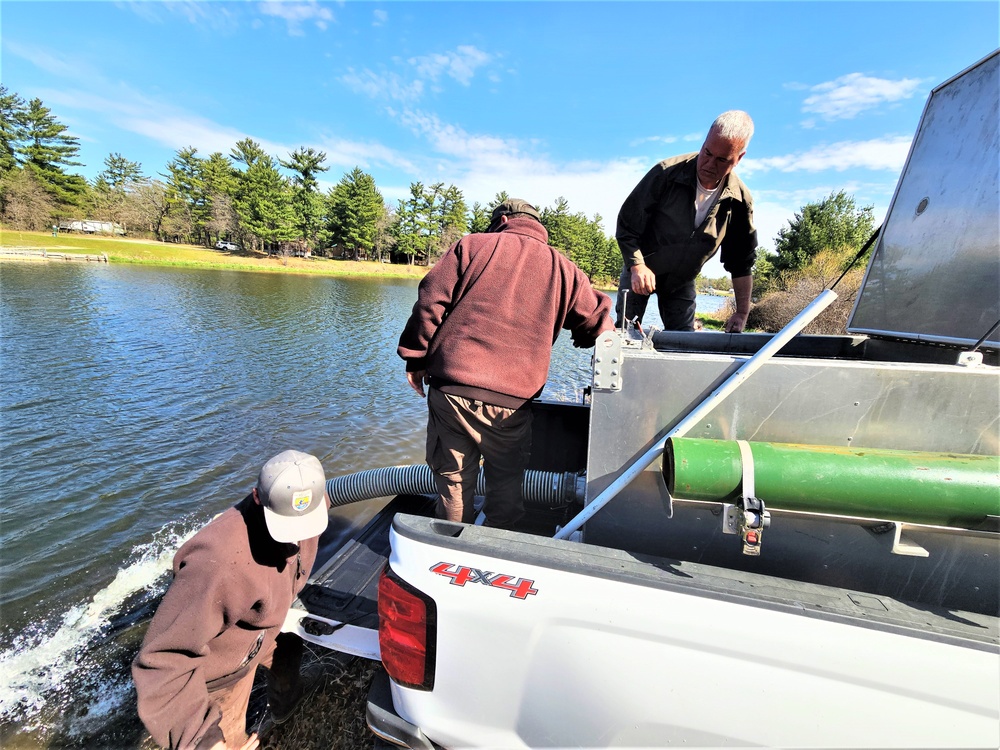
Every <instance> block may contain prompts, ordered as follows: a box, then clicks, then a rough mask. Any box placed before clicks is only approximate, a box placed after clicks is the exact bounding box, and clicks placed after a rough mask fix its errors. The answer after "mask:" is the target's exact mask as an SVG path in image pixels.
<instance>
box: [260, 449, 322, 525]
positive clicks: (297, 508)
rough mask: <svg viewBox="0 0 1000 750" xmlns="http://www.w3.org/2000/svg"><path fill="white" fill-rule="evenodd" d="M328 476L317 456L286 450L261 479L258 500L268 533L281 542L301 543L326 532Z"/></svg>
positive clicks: (267, 464)
mask: <svg viewBox="0 0 1000 750" xmlns="http://www.w3.org/2000/svg"><path fill="white" fill-rule="evenodd" d="M325 495H326V475H325V474H324V473H323V465H322V464H321V463H320V462H319V459H318V458H316V457H315V456H310V455H309V454H308V453H302V452H300V451H292V450H288V451H283V452H282V453H279V454H278V455H277V456H275V457H274V458H272V459H270V460H269V461H268V462H267V463H266V464H264V468H262V469H261V470H260V476H259V477H257V497H258V499H259V500H260V504H261V506H262V507H263V508H264V520H265V521H266V523H267V531H268V533H269V534H270V535H271V537H272V538H274V539H275V541H278V542H292V543H295V542H301V541H302V540H303V539H311V538H312V537H314V536H319V535H320V534H322V533H323V531H324V530H325V529H326V524H327V521H328V520H329V515H328V513H327V508H326V500H325Z"/></svg>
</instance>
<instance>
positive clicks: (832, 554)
mask: <svg viewBox="0 0 1000 750" xmlns="http://www.w3.org/2000/svg"><path fill="white" fill-rule="evenodd" d="M745 359H746V358H745V357H736V356H732V355H710V354H683V353H666V352H650V351H643V352H636V353H632V352H628V353H626V357H625V361H624V363H623V373H622V389H621V391H620V392H608V391H594V393H593V396H592V402H591V428H590V429H591V433H590V448H589V462H588V476H587V482H588V484H587V498H588V500H592V499H593V498H594V497H596V496H597V495H598V494H599V493H600V492H601V490H603V489H604V488H605V487H607V486H608V485H609V484H610V483H611V482H612V481H614V480H615V479H616V478H617V477H618V476H619V475H620V474H621V473H622V472H623V470H624V469H625V468H627V467H628V466H629V465H631V464H632V463H634V461H635V460H636V459H637V458H638V457H640V456H642V455H643V454H644V453H645V452H646V451H647V450H648V449H649V448H650V447H652V446H653V445H654V444H655V443H656V441H657V440H658V439H659V438H661V437H662V436H663V435H665V434H666V433H667V432H668V431H669V430H670V428H671V427H672V426H673V425H675V424H677V423H678V422H679V421H680V420H681V419H682V418H683V417H684V416H685V415H686V414H687V413H688V412H689V411H691V410H692V409H693V408H694V407H695V406H696V405H698V404H699V403H700V402H701V401H702V400H703V399H704V398H705V397H707V396H708V395H710V394H711V393H712V391H714V390H715V388H717V387H718V386H719V385H720V384H721V383H722V382H723V381H724V380H725V379H726V378H727V377H728V376H729V375H730V374H732V373H733V372H734V371H735V370H736V369H737V368H738V367H739V366H740V365H741V364H742V363H743V362H744V361H745ZM687 435H688V436H689V437H701V438H713V439H728V440H733V439H742V440H751V441H753V440H759V441H770V442H787V443H805V444H812V445H837V446H849V447H855V448H859V447H870V448H888V449H901V450H919V451H934V452H954V453H972V454H980V455H993V456H995V455H998V454H1000V369H997V368H995V367H979V368H964V367H959V366H956V365H926V364H909V363H886V362H878V363H871V362H859V361H846V360H820V359H808V358H790V357H784V358H781V357H775V358H774V359H771V360H770V361H768V362H766V363H765V364H764V365H763V366H762V367H761V368H760V370H758V371H757V372H756V373H754V374H753V375H752V376H751V377H750V378H749V379H748V380H747V381H746V382H745V383H743V384H742V385H741V386H740V387H739V388H738V389H737V390H736V391H734V392H733V393H732V394H731V395H730V396H729V397H728V398H727V399H725V400H724V401H722V402H721V403H719V404H718V405H717V406H716V408H715V409H713V410H712V411H711V412H710V413H709V414H708V415H707V416H706V417H705V418H704V419H703V420H702V421H701V422H700V423H699V424H698V425H697V426H696V427H695V428H694V429H692V430H691V431H689V432H688V433H687ZM998 506H1000V502H998ZM673 511H674V513H673V517H672V518H671V517H670V515H669V514H670V508H669V506H668V504H667V496H666V490H665V487H664V486H663V481H662V477H661V475H660V462H659V461H657V462H654V464H653V466H651V467H650V468H649V469H647V470H646V471H644V472H642V474H641V475H640V476H639V477H638V478H637V479H636V480H635V481H633V482H632V483H631V484H629V486H628V487H626V488H625V489H624V490H623V491H622V492H621V493H620V494H619V495H618V496H617V497H615V498H614V499H613V500H611V502H609V503H608V504H607V506H605V507H604V508H603V509H602V510H601V511H600V512H598V513H597V514H596V515H595V516H594V517H593V518H591V519H590V520H589V521H588V522H587V525H586V526H585V529H584V533H585V538H586V540H587V542H588V543H591V544H600V545H604V546H608V547H616V548H620V549H628V550H630V551H632V552H638V553H645V554H651V555H658V556H664V557H672V558H678V559H682V560H693V561H697V562H704V563H707V564H713V565H723V566H725V567H732V568H735V569H746V570H755V571H757V572H766V573H768V574H769V575H776V576H781V577H787V578H793V579H798V580H809V581H813V582H818V583H824V584H826V585H834V586H847V587H850V588H853V589H855V590H861V591H870V592H885V591H892V592H894V593H893V595H894V596H900V597H901V598H905V599H907V600H910V601H921V602H926V603H931V604H935V605H938V606H947V607H957V608H959V609H970V608H971V609H975V610H976V611H980V609H977V608H984V609H982V610H981V611H986V612H990V613H996V612H997V611H998V609H1000V603H998V595H1000V589H998V588H997V587H996V586H988V587H987V588H985V589H984V587H983V581H994V582H995V580H996V576H997V572H998V570H1000V568H998V560H1000V545H998V541H997V539H996V537H995V535H985V536H984V537H983V538H973V537H970V536H968V535H965V536H961V537H959V536H957V535H954V534H952V535H931V536H928V535H926V534H921V535H915V538H916V541H917V543H919V544H920V545H922V546H924V547H926V548H927V549H928V550H929V552H930V558H929V559H923V558H921V559H918V558H913V557H901V556H898V555H891V554H890V553H889V549H890V547H891V538H890V537H891V536H892V534H888V535H883V537H885V538H882V537H879V536H878V535H876V534H873V533H871V531H870V530H869V529H866V528H864V526H863V525H852V524H842V523H833V522H830V521H828V520H823V521H817V520H809V519H802V518H787V517H782V518H776V519H775V520H774V522H773V523H772V526H771V528H770V529H769V530H768V531H767V532H766V533H765V535H764V542H763V548H764V551H763V553H762V557H761V558H747V557H746V556H744V555H741V554H740V545H738V544H737V543H736V541H735V540H736V537H733V536H725V535H723V533H722V519H721V516H720V514H721V506H718V505H716V504H694V505H691V504H682V503H675V504H674V507H673ZM935 566H941V567H937V568H936V567H935ZM945 569H947V570H950V571H952V573H953V575H952V574H949V575H946V576H943V577H942V576H936V577H935V576H931V574H930V572H929V571H933V570H945ZM987 589H988V590H987Z"/></svg>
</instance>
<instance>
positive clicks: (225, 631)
mask: <svg viewBox="0 0 1000 750" xmlns="http://www.w3.org/2000/svg"><path fill="white" fill-rule="evenodd" d="M328 509H329V504H328V502H327V500H326V477H325V475H324V473H323V467H322V466H321V465H320V462H319V460H318V459H317V458H316V457H315V456H310V455H308V454H306V453H300V452H299V451H291V450H289V451H284V452H283V453H279V454H278V455H277V456H275V457H274V458H272V459H270V460H269V461H268V462H267V463H266V464H264V467H263V468H262V469H261V471H260V476H259V477H258V480H257V486H256V487H255V488H254V490H253V491H252V492H251V493H250V494H249V495H248V496H247V497H245V498H243V500H241V501H240V502H239V503H237V504H236V505H235V506H233V507H232V508H230V509H229V510H227V511H225V512H224V513H221V514H220V515H218V516H217V517H216V518H215V519H213V520H212V521H211V522H209V523H208V524H207V525H206V526H205V527H204V528H202V529H201V530H200V531H198V533H197V534H195V535H194V536H193V537H192V538H191V539H189V540H188V541H187V542H186V543H185V544H184V545H183V546H182V547H181V548H180V549H179V550H178V551H177V554H176V555H175V556H174V580H173V582H172V583H171V584H170V588H169V589H168V590H167V593H166V594H165V595H164V597H163V601H162V602H161V603H160V606H159V608H158V609H157V611H156V615H154V617H153V620H152V622H151V623H150V625H149V630H148V631H147V632H146V638H145V640H144V641H143V644H142V648H141V649H140V650H139V654H138V655H137V656H136V658H135V661H134V662H133V663H132V677H133V679H134V681H135V687H136V691H137V693H138V698H139V705H138V710H139V717H140V718H141V719H142V721H143V723H144V724H145V725H146V729H148V730H149V733H150V735H151V736H152V737H153V739H154V740H155V741H156V742H157V743H159V744H160V745H162V746H164V747H170V748H199V749H202V748H212V750H221V749H222V748H246V749H247V750H251V749H252V748H255V747H256V746H257V742H258V741H257V735H256V734H254V735H252V736H250V737H249V738H248V737H247V733H246V713H247V705H248V703H249V699H250V689H251V687H252V686H253V680H254V673H255V672H256V670H257V667H258V665H260V666H264V667H268V668H269V670H268V674H267V676H268V702H269V703H270V705H271V712H272V715H273V717H274V719H275V721H276V722H280V721H281V720H283V719H284V718H287V716H288V714H290V713H291V709H292V708H293V707H294V705H295V703H296V702H297V700H298V698H299V697H300V696H301V694H302V687H301V684H300V680H299V665H300V662H301V656H302V641H301V640H300V639H299V638H298V636H296V635H294V634H290V633H280V631H281V626H282V624H283V623H284V621H285V615H286V614H288V610H289V608H290V607H291V604H292V602H293V601H294V600H295V597H296V596H298V593H299V592H300V591H301V590H302V588H303V586H305V584H306V581H307V580H308V578H309V572H310V570H311V569H312V566H313V562H315V560H316V550H317V546H318V537H319V535H320V534H321V533H323V530H324V529H326V525H327V520H328ZM279 633H280V635H279Z"/></svg>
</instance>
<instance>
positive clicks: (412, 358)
mask: <svg viewBox="0 0 1000 750" xmlns="http://www.w3.org/2000/svg"><path fill="white" fill-rule="evenodd" d="M547 242H548V232H547V231H546V230H545V227H543V226H542V224H541V218H540V217H539V215H538V211H537V210H536V209H535V208H534V206H532V205H531V204H529V203H526V202H525V201H523V200H518V199H513V200H508V201H504V202H503V203H501V204H500V205H499V206H497V207H496V209H494V211H493V215H492V222H491V224H490V227H489V229H488V230H487V231H486V233H483V234H469V235H466V236H465V237H463V238H462V239H461V240H459V241H458V242H457V243H456V244H455V245H454V246H452V247H451V249H449V250H448V252H447V253H445V254H444V255H443V256H441V259H440V260H439V261H438V262H437V264H436V265H435V266H434V268H433V269H431V270H430V271H429V272H428V274H427V275H426V276H425V277H424V278H423V280H422V281H421V282H420V290H419V292H418V298H417V302H416V304H415V305H414V306H413V312H412V314H411V315H410V319H409V320H408V321H407V323H406V327H405V328H404V329H403V333H402V335H401V336H400V338H399V347H398V349H397V351H398V353H399V356H400V357H402V358H403V359H404V360H406V377H407V380H408V381H409V383H410V386H411V387H412V388H413V389H414V390H415V391H416V392H417V393H418V394H420V395H421V396H423V395H424V384H425V383H426V384H427V385H429V386H430V388H429V391H428V395H427V407H428V418H427V464H428V465H429V466H430V467H431V471H432V472H433V473H434V478H435V483H436V486H437V490H438V493H439V495H440V498H439V502H438V516H439V517H442V518H447V519H449V520H451V521H462V522H465V523H472V522H473V521H474V520H475V518H474V509H473V505H472V499H473V494H474V492H475V487H476V479H477V477H478V476H479V459H480V457H482V458H483V459H484V472H485V475H486V506H485V508H484V510H485V513H486V524H487V525H489V526H497V527H500V528H508V529H509V528H513V527H514V525H515V524H516V523H517V521H518V520H520V518H521V516H523V515H524V502H523V498H522V494H521V485H522V483H523V481H524V470H525V468H526V466H527V463H528V457H529V454H530V452H531V399H532V398H534V397H535V396H537V395H539V394H540V393H541V391H542V387H543V386H544V385H545V380H546V378H547V377H548V372H549V360H550V359H551V356H552V345H553V344H554V343H555V340H556V338H557V337H558V335H559V331H560V329H563V328H565V329H568V330H569V331H571V333H572V336H573V343H574V345H576V346H579V347H584V348H586V347H591V346H593V345H594V343H595V341H596V340H597V337H598V336H599V335H600V334H601V333H603V332H604V331H607V330H611V328H612V325H611V319H610V317H609V314H608V313H609V311H610V309H611V300H610V299H609V298H608V297H607V296H606V295H604V294H600V293H599V292H596V291H595V290H594V289H593V287H592V286H591V285H590V280H589V279H588V278H587V276H586V274H584V273H583V271H581V270H580V269H579V268H577V266H576V265H574V264H573V262H572V261H570V260H569V259H568V258H566V257H565V256H564V255H562V254H560V253H559V251H557V250H556V249H554V248H552V247H549V246H548V244H547Z"/></svg>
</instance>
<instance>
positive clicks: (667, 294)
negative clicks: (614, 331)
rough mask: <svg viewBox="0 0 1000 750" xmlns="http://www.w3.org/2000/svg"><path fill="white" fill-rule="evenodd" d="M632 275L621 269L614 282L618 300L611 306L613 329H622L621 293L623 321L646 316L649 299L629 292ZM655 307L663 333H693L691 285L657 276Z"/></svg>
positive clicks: (693, 290) (666, 274) (693, 298)
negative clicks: (626, 292)
mask: <svg viewBox="0 0 1000 750" xmlns="http://www.w3.org/2000/svg"><path fill="white" fill-rule="evenodd" d="M631 286H632V274H631V272H630V271H629V269H627V268H624V269H622V275H621V277H620V278H619V279H618V299H617V301H616V302H615V318H616V321H615V327H616V328H621V325H622V296H623V295H622V291H623V290H626V289H627V290H628V295H627V296H626V298H625V318H626V320H633V319H635V318H636V317H638V318H639V322H640V323H641V322H642V316H643V315H645V314H646V305H647V304H649V297H648V296H647V295H645V294H636V293H635V292H633V291H632V288H631ZM654 294H656V304H657V307H658V308H659V310H660V320H662V321H663V330H664V331H693V330H694V313H695V306H696V301H697V298H698V292H697V290H696V289H695V286H694V281H693V280H691V281H681V282H678V281H677V279H676V277H674V276H671V274H669V273H664V274H660V275H658V276H657V277H656V292H654Z"/></svg>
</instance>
